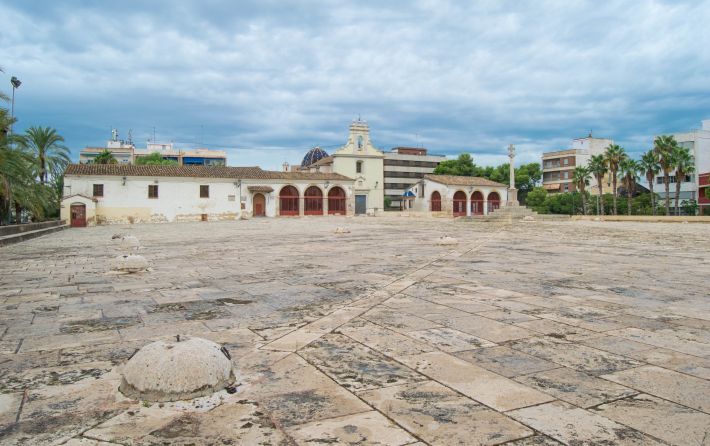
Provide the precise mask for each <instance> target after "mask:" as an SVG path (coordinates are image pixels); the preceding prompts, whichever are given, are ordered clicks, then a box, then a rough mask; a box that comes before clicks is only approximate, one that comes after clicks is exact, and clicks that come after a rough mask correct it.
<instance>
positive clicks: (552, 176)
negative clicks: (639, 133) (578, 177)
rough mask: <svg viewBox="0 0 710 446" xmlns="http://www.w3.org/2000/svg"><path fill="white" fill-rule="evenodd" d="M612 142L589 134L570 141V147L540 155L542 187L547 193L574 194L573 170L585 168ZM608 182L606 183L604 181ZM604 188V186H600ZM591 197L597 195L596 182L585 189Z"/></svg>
mask: <svg viewBox="0 0 710 446" xmlns="http://www.w3.org/2000/svg"><path fill="white" fill-rule="evenodd" d="M613 143H614V141H613V140H611V139H608V138H595V137H593V136H592V135H591V133H590V134H589V136H586V137H584V138H577V139H573V140H572V147H570V148H568V149H564V150H557V151H554V152H545V153H543V154H542V186H543V187H544V188H545V189H546V190H547V192H548V193H557V192H574V191H575V190H576V188H575V185H574V181H573V172H574V168H575V167H577V166H586V165H587V163H588V162H589V159H590V158H591V157H592V155H599V154H601V153H604V151H605V150H606V148H607V147H608V146H609V144H613ZM606 182H608V181H606ZM602 187H604V186H602ZM587 190H589V192H590V193H591V194H592V195H597V194H599V190H598V187H597V185H596V182H594V181H593V182H591V184H590V186H589V188H588V189H587Z"/></svg>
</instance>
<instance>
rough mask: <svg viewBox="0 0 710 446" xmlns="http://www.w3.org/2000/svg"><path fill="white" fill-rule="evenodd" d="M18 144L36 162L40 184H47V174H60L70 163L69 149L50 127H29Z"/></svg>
mask: <svg viewBox="0 0 710 446" xmlns="http://www.w3.org/2000/svg"><path fill="white" fill-rule="evenodd" d="M19 141H20V144H21V145H22V146H23V147H24V149H25V150H27V151H28V152H29V153H31V154H32V156H33V157H34V159H35V160H36V162H37V173H38V177H39V182H40V184H45V183H46V182H47V177H48V174H57V173H59V174H61V173H62V172H64V169H65V168H66V166H67V165H68V164H69V163H70V159H69V148H68V147H66V146H65V145H64V144H62V143H63V142H64V138H63V137H62V136H61V135H60V134H59V133H57V130H56V129H53V128H50V127H30V128H29V129H27V130H26V131H25V134H24V135H22V136H21V137H20V139H19Z"/></svg>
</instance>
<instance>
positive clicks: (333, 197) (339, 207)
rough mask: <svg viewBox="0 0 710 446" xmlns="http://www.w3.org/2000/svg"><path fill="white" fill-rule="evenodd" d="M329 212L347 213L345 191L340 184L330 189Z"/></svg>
mask: <svg viewBox="0 0 710 446" xmlns="http://www.w3.org/2000/svg"><path fill="white" fill-rule="evenodd" d="M328 213H329V214H331V215H332V214H340V215H345V214H346V213H347V211H346V209H345V191H344V190H343V189H341V188H340V187H338V186H335V187H333V188H331V189H330V190H329V191H328Z"/></svg>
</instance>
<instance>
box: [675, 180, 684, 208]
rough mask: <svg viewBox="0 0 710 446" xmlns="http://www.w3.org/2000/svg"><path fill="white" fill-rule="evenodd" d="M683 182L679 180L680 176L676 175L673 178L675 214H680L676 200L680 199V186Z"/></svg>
mask: <svg viewBox="0 0 710 446" xmlns="http://www.w3.org/2000/svg"><path fill="white" fill-rule="evenodd" d="M682 184H683V183H682V182H681V181H680V178H678V177H677V176H676V179H675V214H676V215H680V207H679V206H678V200H679V199H680V186H681V185H682Z"/></svg>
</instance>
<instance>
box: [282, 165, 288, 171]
mask: <svg viewBox="0 0 710 446" xmlns="http://www.w3.org/2000/svg"><path fill="white" fill-rule="evenodd" d="M283 170H284V172H288V163H284V164H283Z"/></svg>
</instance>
